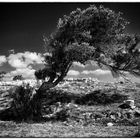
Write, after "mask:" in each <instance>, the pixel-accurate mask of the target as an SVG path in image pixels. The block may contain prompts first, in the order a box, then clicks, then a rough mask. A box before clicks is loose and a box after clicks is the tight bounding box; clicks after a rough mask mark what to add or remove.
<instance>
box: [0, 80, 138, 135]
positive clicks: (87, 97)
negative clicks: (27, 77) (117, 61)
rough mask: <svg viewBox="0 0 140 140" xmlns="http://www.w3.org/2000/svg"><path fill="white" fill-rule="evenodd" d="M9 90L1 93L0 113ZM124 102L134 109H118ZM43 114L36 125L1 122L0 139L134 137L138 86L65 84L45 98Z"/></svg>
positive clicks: (6, 104)
mask: <svg viewBox="0 0 140 140" xmlns="http://www.w3.org/2000/svg"><path fill="white" fill-rule="evenodd" d="M4 86H5V87H6V85H4ZM11 86H12V85H11ZM1 87H2V86H1ZM9 87H10V86H9V85H8V86H7V87H6V88H5V90H4V89H3V90H1V94H0V111H1V110H3V109H4V108H10V103H11V102H12V100H10V98H9V93H8V92H6V91H7V89H8V88H9ZM127 99H131V100H133V101H134V107H131V105H130V106H129V107H128V108H120V105H123V104H124V103H125V101H126V100H127ZM42 114H43V116H44V120H42V121H41V122H38V123H36V122H26V123H24V122H22V123H21V122H20V123H19V122H18V123H17V122H13V121H1V122H0V136H1V137H134V136H135V134H136V133H137V132H138V127H139V121H140V84H138V83H116V84H114V83H103V82H99V81H95V80H91V79H89V80H78V81H76V80H73V81H65V82H62V83H61V84H59V85H58V86H57V87H55V88H54V89H52V90H51V91H49V93H47V95H46V97H44V99H43V100H42ZM9 124H10V125H9ZM26 126H27V127H26ZM60 130H63V131H60ZM19 131H20V132H19ZM29 132H30V133H29Z"/></svg>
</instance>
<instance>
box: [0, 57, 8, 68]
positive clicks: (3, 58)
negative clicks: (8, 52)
mask: <svg viewBox="0 0 140 140" xmlns="http://www.w3.org/2000/svg"><path fill="white" fill-rule="evenodd" d="M6 62H7V59H6V56H5V55H1V56H0V66H2V65H3V64H4V63H6Z"/></svg>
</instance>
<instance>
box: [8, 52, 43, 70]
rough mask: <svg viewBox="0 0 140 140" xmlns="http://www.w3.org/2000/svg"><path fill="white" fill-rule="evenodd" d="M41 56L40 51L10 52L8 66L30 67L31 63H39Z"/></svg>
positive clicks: (41, 59)
mask: <svg viewBox="0 0 140 140" xmlns="http://www.w3.org/2000/svg"><path fill="white" fill-rule="evenodd" d="M42 61H43V57H42V55H41V54H40V53H36V52H29V51H26V52H24V53H16V54H10V55H9V56H8V63H9V65H10V66H12V67H14V68H17V69H19V68H20V69H21V68H24V69H25V68H27V67H29V68H30V67H31V64H41V63H42Z"/></svg>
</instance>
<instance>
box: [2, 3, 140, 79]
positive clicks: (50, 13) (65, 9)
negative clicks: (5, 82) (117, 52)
mask: <svg viewBox="0 0 140 140" xmlns="http://www.w3.org/2000/svg"><path fill="white" fill-rule="evenodd" d="M92 4H95V5H97V6H98V5H100V4H102V5H104V6H105V7H108V8H110V9H112V10H115V11H116V12H119V11H120V12H123V17H124V18H126V19H127V20H128V21H129V22H130V24H129V25H128V27H127V28H126V30H127V32H129V33H138V34H139V33H140V28H139V26H140V18H139V9H140V3H132V2H131V3H128V2H127V3H117V2H115V3H108V2H104V3H86V2H84V3H79V2H77V3H56V2H55V3H47V2H46V3H10V2H8V3H2V2H0V71H6V72H7V75H6V76H7V79H9V78H11V77H13V76H15V75H18V74H22V75H23V77H24V78H27V79H28V78H34V71H35V70H37V69H39V68H41V67H43V63H42V61H43V57H42V54H43V53H44V52H45V51H44V48H43V35H46V36H49V34H51V33H52V32H54V31H55V29H56V25H57V22H58V19H59V18H61V17H62V16H63V15H68V14H69V13H70V12H71V11H72V10H75V9H76V8H81V9H85V8H87V7H89V6H90V5H92ZM68 77H95V78H97V79H99V80H103V81H112V80H113V78H112V76H111V73H110V72H109V70H106V69H105V70H101V69H100V68H99V67H98V66H96V65H91V64H87V65H86V66H83V65H81V64H79V63H74V64H73V66H72V68H71V69H70V71H69V73H68ZM131 78H132V79H135V80H137V81H139V79H138V78H137V79H136V78H134V77H131Z"/></svg>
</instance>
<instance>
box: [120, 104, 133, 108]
mask: <svg viewBox="0 0 140 140" xmlns="http://www.w3.org/2000/svg"><path fill="white" fill-rule="evenodd" d="M118 107H119V108H121V109H131V106H130V105H128V104H125V103H123V104H121V105H119V106H118Z"/></svg>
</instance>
